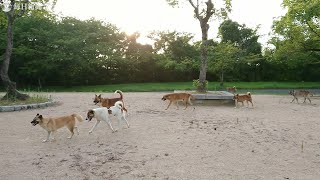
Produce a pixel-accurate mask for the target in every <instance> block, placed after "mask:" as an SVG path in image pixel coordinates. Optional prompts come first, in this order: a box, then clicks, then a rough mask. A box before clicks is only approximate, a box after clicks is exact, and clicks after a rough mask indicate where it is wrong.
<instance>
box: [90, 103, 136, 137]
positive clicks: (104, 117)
mask: <svg viewBox="0 0 320 180" xmlns="http://www.w3.org/2000/svg"><path fill="white" fill-rule="evenodd" d="M110 115H114V116H117V118H118V129H119V128H120V123H121V120H124V121H125V122H126V123H127V126H128V128H129V126H130V125H129V123H128V121H127V119H126V113H125V111H124V109H123V102H122V101H117V102H116V103H115V104H114V106H111V107H110V108H106V107H100V108H95V109H90V110H89V111H88V113H87V117H86V120H87V121H91V120H92V118H96V119H97V122H96V123H95V124H94V126H93V127H92V129H91V130H90V131H89V133H90V134H91V133H92V132H93V131H94V130H95V128H96V127H97V125H98V124H99V123H100V121H105V122H106V123H108V125H109V127H110V129H111V130H112V132H115V131H117V130H118V129H117V130H114V129H113V127H112V124H111V121H110V117H109V116H110Z"/></svg>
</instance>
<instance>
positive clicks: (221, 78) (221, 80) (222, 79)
mask: <svg viewBox="0 0 320 180" xmlns="http://www.w3.org/2000/svg"><path fill="white" fill-rule="evenodd" d="M223 75H224V72H223V71H221V75H220V86H221V87H222V86H223V82H224V77H223Z"/></svg>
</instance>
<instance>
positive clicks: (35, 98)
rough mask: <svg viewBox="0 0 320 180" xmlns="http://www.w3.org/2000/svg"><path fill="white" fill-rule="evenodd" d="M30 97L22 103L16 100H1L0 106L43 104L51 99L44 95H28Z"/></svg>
mask: <svg viewBox="0 0 320 180" xmlns="http://www.w3.org/2000/svg"><path fill="white" fill-rule="evenodd" d="M29 96H30V97H29V98H28V99H26V100H24V101H22V100H18V99H1V100H0V106H12V105H24V104H35V103H45V102H48V101H49V100H51V97H49V96H48V95H45V94H30V95H29Z"/></svg>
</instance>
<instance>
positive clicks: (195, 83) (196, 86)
mask: <svg viewBox="0 0 320 180" xmlns="http://www.w3.org/2000/svg"><path fill="white" fill-rule="evenodd" d="M192 86H193V87H194V88H195V89H196V90H197V89H199V87H201V86H202V84H201V82H200V80H199V79H194V80H193V81H192ZM208 87H209V81H208V80H205V84H204V89H205V90H207V89H208Z"/></svg>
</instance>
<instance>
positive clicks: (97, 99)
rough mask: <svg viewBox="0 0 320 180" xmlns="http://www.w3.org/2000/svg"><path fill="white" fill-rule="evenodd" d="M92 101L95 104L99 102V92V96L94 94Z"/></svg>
mask: <svg viewBox="0 0 320 180" xmlns="http://www.w3.org/2000/svg"><path fill="white" fill-rule="evenodd" d="M93 102H94V104H95V105H96V104H98V103H100V102H101V94H100V95H99V96H97V95H96V94H95V97H94V100H93Z"/></svg>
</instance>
